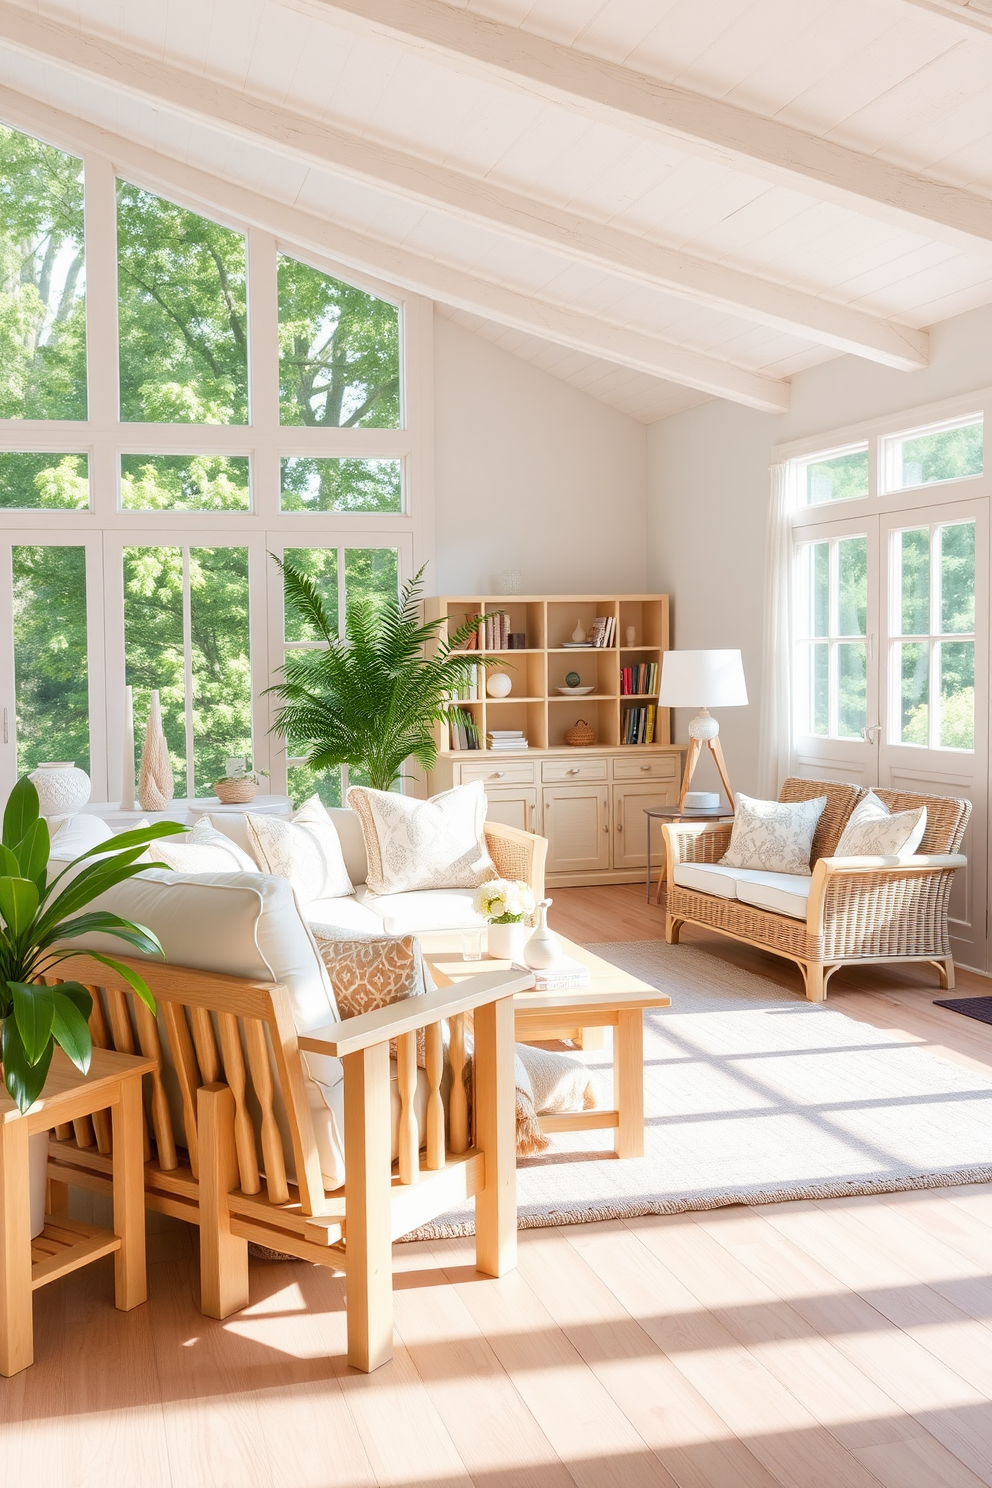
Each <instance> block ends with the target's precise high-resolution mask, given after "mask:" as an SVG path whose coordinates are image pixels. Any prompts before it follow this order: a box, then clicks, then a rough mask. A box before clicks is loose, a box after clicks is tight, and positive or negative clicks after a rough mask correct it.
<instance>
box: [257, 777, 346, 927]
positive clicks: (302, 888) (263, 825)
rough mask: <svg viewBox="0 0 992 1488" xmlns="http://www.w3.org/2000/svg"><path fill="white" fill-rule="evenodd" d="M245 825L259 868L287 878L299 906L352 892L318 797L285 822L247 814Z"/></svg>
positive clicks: (276, 817)
mask: <svg viewBox="0 0 992 1488" xmlns="http://www.w3.org/2000/svg"><path fill="white" fill-rule="evenodd" d="M247 821H248V839H249V841H250V842H251V845H252V848H253V849H254V853H255V857H256V859H257V860H258V865H259V867H260V868H261V869H262V871H263V872H265V873H275V874H278V876H279V877H280V878H288V879H289V881H290V883H291V884H292V885H293V888H294V890H295V891H296V894H297V897H298V898H299V899H300V900H301V902H303V903H308V902H309V901H310V900H311V899H339V898H341V897H343V896H344V895H347V894H353V893H354V892H355V886H354V884H353V883H352V881H351V879H350V878H349V877H348V870H347V868H346V867H345V863H344V854H343V853H342V851H341V842H340V839H339V838H338V834H337V832H336V831H335V830H334V827H333V825H332V823H331V819H330V817H329V816H328V814H327V812H326V811H325V810H324V806H323V803H322V802H321V799H320V797H319V796H317V795H313V796H311V797H310V799H309V800H308V801H304V802H303V805H302V806H301V807H300V809H299V811H297V812H296V813H295V814H294V815H293V817H292V818H291V819H290V820H289V821H286V820H285V819H284V818H283V817H279V816H262V815H260V814H258V813H256V812H251V811H250V812H249V813H248V816H247Z"/></svg>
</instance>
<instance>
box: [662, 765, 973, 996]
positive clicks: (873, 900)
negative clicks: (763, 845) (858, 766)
mask: <svg viewBox="0 0 992 1488" xmlns="http://www.w3.org/2000/svg"><path fill="white" fill-rule="evenodd" d="M865 794H866V792H865V791H864V790H863V789H861V788H860V787H858V786H854V785H840V784H837V783H836V782H835V781H824V780H804V779H799V778H793V779H790V780H787V781H786V782H785V785H784V786H783V787H782V790H781V792H780V795H779V800H781V801H804V800H809V799H811V798H813V797H816V796H822V795H825V796H826V797H827V805H826V807H825V808H824V811H823V815H822V816H821V818H820V821H819V823H818V825H817V830H816V834H815V836H814V838H813V852H812V879H811V882H810V893H809V901H808V905H807V912H806V919H805V920H799V919H794V918H792V917H790V916H788V915H785V914H778V913H775V912H774V911H772V910H769V909H762V908H758V907H756V906H755V905H752V904H745V903H743V902H741V901H740V900H738V899H723V898H719V897H717V896H716V895H714V894H707V893H702V892H700V891H699V890H698V889H695V888H686V887H683V886H682V885H680V884H677V883H676V882H675V872H676V869H677V867H678V865H679V864H680V863H719V861H720V859H721V858H722V857H723V855H724V853H725V852H726V851H727V848H728V846H729V845H730V835H731V831H732V825H733V824H732V823H731V822H724V823H708V822H703V823H693V822H679V823H676V824H674V825H671V826H667V825H666V826H665V827H664V829H663V830H664V836H665V843H666V847H667V850H668V867H667V875H668V879H667V894H668V898H667V914H666V922H665V938H666V940H667V941H668V942H669V944H670V945H675V944H677V942H678V939H679V932H680V930H681V927H682V925H684V924H694V925H704V926H706V927H707V928H708V929H711V930H717V931H719V933H720V934H722V935H729V936H731V937H732V938H734V939H735V940H742V941H745V942H746V943H747V944H748V945H753V946H757V947H758V948H759V949H760V950H763V951H770V952H771V953H772V954H773V955H776V956H784V957H786V958H787V959H788V960H790V961H794V962H795V963H796V965H797V966H798V967H799V969H800V970H801V971H802V973H803V978H804V981H805V984H806V996H807V997H808V998H809V1000H810V1001H811V1002H822V1001H824V999H825V998H826V995H827V983H828V981H829V980H830V978H831V977H832V976H833V974H834V972H835V971H837V970H839V969H840V967H842V966H850V965H855V964H857V963H859V962H871V961H926V962H929V963H930V964H931V965H933V967H934V968H935V970H936V971H937V974H938V977H939V979H940V985H941V987H945V988H949V987H953V986H954V958H953V956H952V955H951V944H950V936H949V932H948V925H947V907H948V901H949V898H950V892H951V884H952V881H953V878H954V873H955V870H956V869H958V868H963V867H964V866H965V865H966V863H967V859H966V858H964V857H962V856H961V855H960V853H959V851H958V849H959V848H960V846H961V841H962V838H963V837H964V831H965V827H966V826H967V824H968V818H969V816H970V815H971V803H970V802H968V801H962V800H958V799H956V798H955V797H951V796H929V795H916V794H914V793H912V792H909V791H892V790H883V789H881V788H876V790H875V794H876V795H877V796H878V797H880V799H881V800H882V801H884V803H885V805H886V806H887V807H888V808H889V810H890V811H893V812H896V811H909V810H911V809H913V808H916V807H919V806H925V807H926V808H927V825H926V832H925V833H924V836H923V840H922V842H921V843H920V846H919V850H918V852H917V853H916V855H915V856H913V857H911V858H906V859H902V860H899V859H894V858H887V857H880V858H836V857H833V856H832V854H833V852H834V850H835V849H836V847H837V843H838V842H839V840H840V836H841V833H842V832H843V829H844V826H845V824H846V822H847V819H848V817H849V816H850V814H851V812H852V811H853V809H854V807H855V806H856V805H857V803H858V801H859V800H860V799H861V798H862V797H863V796H864V795H865Z"/></svg>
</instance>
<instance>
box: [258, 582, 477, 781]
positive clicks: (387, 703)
mask: <svg viewBox="0 0 992 1488" xmlns="http://www.w3.org/2000/svg"><path fill="white" fill-rule="evenodd" d="M275 562H276V563H277V564H278V566H279V568H280V569H281V570H282V575H283V582H284V585H285V592H286V604H287V605H288V606H290V607H292V608H293V609H295V610H296V612H297V614H298V615H299V616H300V618H301V619H302V621H303V622H304V625H305V626H306V627H307V628H308V631H309V633H310V634H311V635H312V636H313V637H314V638H315V639H316V640H319V641H322V642H324V646H323V648H321V649H320V650H316V649H315V650H307V651H291V652H290V653H289V654H288V656H287V658H286V663H285V665H284V667H283V669H282V671H283V680H282V681H281V682H279V683H277V684H276V686H275V687H273V688H271V689H270V691H272V692H274V693H275V694H276V696H277V697H278V698H279V699H280V701H281V706H280V708H279V709H278V711H277V713H276V717H275V723H274V725H273V727H274V730H275V731H276V732H277V733H280V734H283V735H284V736H285V737H286V738H287V739H289V740H290V741H291V746H292V750H293V753H294V754H299V753H303V751H306V762H307V764H308V766H309V767H310V769H312V770H315V771H322V770H329V769H333V768H334V767H335V766H337V765H352V766H356V767H357V768H358V769H360V770H362V771H364V772H365V774H366V775H367V778H368V782H369V785H371V786H372V787H373V789H374V790H389V789H390V788H391V786H393V785H394V784H395V782H396V780H397V779H398V777H399V775H400V773H401V771H402V768H403V763H404V761H405V760H407V759H411V758H412V759H415V760H416V761H417V762H418V763H419V764H420V765H422V766H423V768H424V769H425V770H429V769H431V767H432V766H433V764H434V762H435V760H436V759H437V745H436V743H435V742H434V737H433V733H432V725H434V724H437V723H445V722H447V721H448V720H449V719H450V718H451V717H452V716H453V715H454V716H455V717H456V718H459V719H460V721H462V722H464V723H467V724H468V725H469V726H470V727H471V726H472V722H471V719H466V718H465V716H464V715H463V714H461V713H460V712H459V711H458V710H455V709H453V708H452V702H451V700H452V698H454V697H455V696H456V695H457V693H458V691H459V689H460V688H462V687H463V686H465V685H466V684H468V683H470V682H471V681H472V680H473V679H474V677H475V675H476V672H475V668H476V667H483V668H485V667H491V666H496V665H498V664H499V661H498V658H497V657H495V656H480V654H479V653H478V651H465V650H464V649H461V648H463V647H464V646H465V643H466V642H467V641H468V640H469V639H470V638H471V637H472V636H473V635H474V634H475V633H476V630H477V622H476V621H475V620H468V621H466V622H465V624H464V625H461V626H459V628H458V629H457V630H455V631H453V632H452V633H451V634H450V635H448V636H444V635H442V634H440V632H441V631H442V629H443V627H444V624H445V621H444V619H443V618H441V619H438V620H428V621H422V620H421V618H420V600H421V596H422V593H423V574H424V570H423V568H421V569H420V570H419V571H418V572H417V573H416V574H415V575H414V577H413V578H412V579H410V580H408V582H407V583H405V584H404V585H403V587H402V589H401V590H400V593H399V596H398V598H395V599H394V598H392V597H383V596H379V597H377V598H363V599H353V600H350V601H349V603H348V617H347V624H346V631H347V633H346V636H345V638H344V639H343V640H342V639H340V638H339V637H338V635H337V634H336V629H337V627H336V625H335V624H334V623H333V622H332V620H331V617H330V616H329V615H328V613H327V610H326V609H325V607H324V603H323V601H322V600H321V597H320V594H319V592H318V589H317V586H316V584H315V583H314V582H313V580H312V579H311V578H310V577H309V576H308V575H307V574H306V573H304V572H303V570H302V569H300V568H298V567H296V565H295V564H293V563H291V562H289V561H284V560H281V559H279V558H276V559H275Z"/></svg>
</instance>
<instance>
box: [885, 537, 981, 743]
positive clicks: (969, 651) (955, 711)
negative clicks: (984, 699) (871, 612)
mask: <svg viewBox="0 0 992 1488" xmlns="http://www.w3.org/2000/svg"><path fill="white" fill-rule="evenodd" d="M890 563H891V568H892V574H893V583H892V586H891V591H890V592H891V596H892V615H891V618H890V632H889V633H890V636H891V637H892V676H891V679H890V686H891V689H892V692H893V693H894V694H896V695H897V696H898V707H897V709H895V710H894V711H893V725H892V730H891V732H892V735H893V739H892V742H893V743H900V744H920V745H924V746H925V747H928V748H931V749H974V747H975V523H974V522H947V523H933V524H928V525H927V526H924V527H908V528H904V529H903V530H902V531H901V532H895V533H893V540H892V550H891V554H890Z"/></svg>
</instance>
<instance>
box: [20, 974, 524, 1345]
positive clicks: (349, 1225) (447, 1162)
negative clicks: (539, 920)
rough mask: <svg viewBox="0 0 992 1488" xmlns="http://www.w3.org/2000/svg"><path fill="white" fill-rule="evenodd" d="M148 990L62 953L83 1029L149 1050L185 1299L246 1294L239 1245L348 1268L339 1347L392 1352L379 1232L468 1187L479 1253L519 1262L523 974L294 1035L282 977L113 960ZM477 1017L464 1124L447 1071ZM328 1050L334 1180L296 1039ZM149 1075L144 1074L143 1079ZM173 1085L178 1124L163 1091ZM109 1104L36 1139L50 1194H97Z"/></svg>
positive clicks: (475, 981)
mask: <svg viewBox="0 0 992 1488" xmlns="http://www.w3.org/2000/svg"><path fill="white" fill-rule="evenodd" d="M129 964H131V965H133V967H134V969H135V970H137V971H140V973H141V975H142V976H143V977H144V978H145V980H146V981H147V983H148V985H149V986H150V987H151V989H152V992H153V993H154V995H155V998H156V1002H157V1006H158V1016H157V1017H154V1016H153V1015H152V1014H151V1013H150V1012H149V1011H148V1010H147V1008H146V1007H145V1006H144V1004H143V1003H142V1002H140V1001H139V1000H138V999H137V998H135V997H134V996H133V994H131V992H130V989H129V988H128V986H127V984H126V983H125V982H124V980H123V979H122V978H120V977H119V976H116V975H115V974H114V973H112V972H110V971H108V970H107V968H106V967H104V966H102V965H101V964H100V963H99V962H97V961H94V960H93V959H92V958H90V957H89V956H87V955H86V953H85V952H81V953H80V954H79V955H78V956H77V957H74V958H73V959H72V960H70V961H65V962H63V963H62V964H61V966H60V971H62V972H63V973H64V975H65V978H66V979H73V980H79V981H81V982H83V983H84V984H85V985H88V986H89V987H90V990H91V991H92V993H93V998H94V1002H93V1013H92V1017H91V1025H90V1026H91V1029H92V1033H93V1040H94V1043H95V1044H97V1045H98V1046H102V1047H106V1048H116V1049H119V1050H122V1051H124V1052H127V1053H132V1052H134V1051H135V1050H136V1049H140V1050H141V1051H142V1052H143V1053H144V1054H146V1055H148V1056H150V1057H152V1058H154V1060H155V1072H154V1074H153V1075H152V1077H151V1081H150V1090H146V1112H145V1131H144V1145H145V1159H146V1161H145V1205H146V1207H147V1208H148V1209H152V1210H155V1211H157V1212H158V1213H161V1214H169V1215H172V1216H173V1217H175V1218H177V1219H182V1220H185V1221H186V1222H187V1223H189V1224H193V1225H196V1226H198V1228H199V1231H200V1279H201V1310H202V1311H203V1312H205V1313H206V1314H208V1315H209V1316H211V1317H217V1318H223V1317H227V1316H228V1315H229V1314H230V1313H232V1312H235V1311H237V1310H238V1309H239V1308H242V1307H245V1306H246V1305H247V1303H248V1242H249V1241H250V1240H253V1241H257V1242H258V1243H260V1244H262V1245H266V1246H270V1247H272V1248H273V1249H276V1250H280V1251H286V1252H288V1253H289V1254H291V1255H295V1256H299V1257H300V1258H301V1259H304V1260H308V1261H310V1262H312V1263H315V1264H317V1265H324V1266H332V1267H334V1268H336V1269H340V1270H343V1271H345V1272H346V1274H347V1305H348V1362H349V1363H350V1364H352V1365H353V1366H354V1367H355V1368H356V1369H361V1370H365V1371H370V1370H372V1369H376V1368H378V1366H379V1365H380V1364H384V1363H385V1362H386V1361H387V1360H388V1359H390V1358H391V1357H392V1344H393V1336H392V1268H391V1245H392V1241H393V1240H395V1239H396V1238H397V1237H398V1236H400V1235H404V1234H406V1233H407V1232H408V1231H409V1230H411V1229H414V1228H415V1227H416V1226H417V1225H420V1224H423V1223H425V1222H426V1221H428V1220H429V1219H431V1218H432V1217H434V1216H435V1215H437V1214H440V1213H443V1212H444V1211H445V1210H447V1209H450V1208H451V1207H452V1206H453V1205H455V1204H458V1203H460V1202H463V1201H464V1200H465V1199H467V1198H473V1197H474V1199H475V1211H476V1264H477V1265H478V1268H479V1270H480V1271H483V1272H485V1273H486V1274H487V1275H491V1276H500V1275H503V1274H504V1273H505V1272H506V1271H508V1270H510V1269H512V1267H513V1266H514V1265H515V1264H516V1160H515V1128H514V1075H513V1005H512V997H513V994H514V992H516V991H519V990H522V989H523V988H524V987H526V986H528V985H529V983H530V977H529V974H526V973H518V974H515V973H510V972H498V971H497V972H488V973H483V974H481V975H479V976H475V977H472V978H470V979H469V980H467V981H464V982H461V983H460V984H459V985H458V986H448V987H443V988H439V989H437V990H436V991H432V992H428V993H427V994H426V995H425V996H422V997H413V998H409V999H407V1000H406V1001H404V1002H400V1003H396V1004H394V1005H392V1006H390V1007H385V1008H380V1009H378V1010H377V1011H375V1012H371V1013H367V1014H364V1015H362V1016H360V1017H356V1018H351V1019H349V1020H347V1021H346V1022H341V1023H331V1024H329V1025H328V1026H327V1027H326V1028H321V1029H318V1030H316V1031H312V1032H310V1033H308V1034H306V1035H300V1034H298V1033H297V1031H296V1027H295V1025H294V1021H293V1014H292V1005H291V1002H290V997H289V993H288V992H287V989H286V988H285V987H284V986H282V985H274V984H270V983H265V982H255V981H249V980H247V979H243V978H238V977H230V976H221V975H218V974H215V973H211V972H204V971H196V970H192V969H189V968H186V967H181V966H172V965H161V964H156V963H154V962H149V961H144V960H142V961H133V962H131V963H129ZM468 1013H473V1014H474V1037H475V1052H474V1070H473V1074H474V1081H475V1087H474V1089H475V1093H474V1101H473V1113H472V1115H473V1124H474V1137H473V1136H472V1134H471V1133H470V1130H469V1122H468V1117H467V1102H466V1096H465V1090H464V1084H463V1081H462V1071H463V1068H464V1064H465V1057H466V1056H465V1028H464V1024H465V1017H466V1014H468ZM445 1018H446V1019H449V1020H450V1030H451V1037H450V1061H451V1071H452V1089H451V1096H450V1104H449V1111H448V1116H447V1121H446V1116H445V1107H444V1102H443V1100H442V1095H441V1083H442V1073H443V1050H442V1039H441V1020H442V1019H445ZM418 1028H423V1029H425V1042H426V1075H427V1081H428V1088H429V1093H428V1099H427V1115H426V1131H427V1142H426V1149H425V1151H424V1153H423V1154H422V1153H421V1150H420V1139H419V1131H418V1126H417V1120H416V1116H415V1112H414V1096H415V1093H416V1085H417V1029H418ZM394 1038H395V1039H396V1040H397V1048H398V1058H397V1085H398V1093H399V1102H400V1117H399V1158H398V1163H397V1165H396V1169H395V1170H394V1167H393V1163H392V1160H391V1116H390V1104H391V1099H392V1097H391V1091H390V1064H389V1041H390V1039H394ZM307 1053H312V1054H318V1055H334V1056H337V1057H339V1058H340V1059H341V1060H342V1063H343V1067H344V1112H345V1116H344V1144H345V1165H346V1176H345V1183H344V1186H343V1188H341V1189H338V1190H336V1191H335V1192H331V1193H328V1192H325V1189H324V1184H323V1181H322V1177H321V1168H320V1162H319V1158H318V1151H317V1146H316V1141H315V1135H314V1126H313V1120H312V1112H311V1108H310V1105H309V1103H308V1100H307V1094H306V1088H305V1084H304V1068H303V1062H302V1060H303V1056H304V1055H305V1054H307ZM147 1083H148V1082H147V1081H146V1085H147ZM177 1090H178V1100H181V1123H180V1121H179V1119H178V1115H177V1116H176V1117H174V1115H173V1109H172V1108H170V1096H171V1097H172V1098H173V1100H174V1101H175V1100H176V1091H177ZM110 1151H111V1132H110V1125H109V1118H108V1115H107V1113H106V1112H102V1113H98V1114H97V1115H96V1116H94V1117H93V1118H92V1119H91V1118H89V1117H85V1118H83V1119H82V1120H80V1121H75V1122H73V1123H72V1125H71V1126H65V1127H60V1128H57V1129H56V1132H55V1134H54V1136H53V1138H52V1140H51V1143H50V1148H49V1177H50V1180H51V1183H52V1185H53V1190H52V1198H53V1208H54V1207H59V1206H60V1205H64V1202H65V1199H66V1188H67V1186H70V1185H79V1186H82V1187H84V1188H89V1189H93V1190H96V1191H97V1192H100V1193H106V1194H109V1193H110V1192H111V1183H110V1172H111V1170H110Z"/></svg>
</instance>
